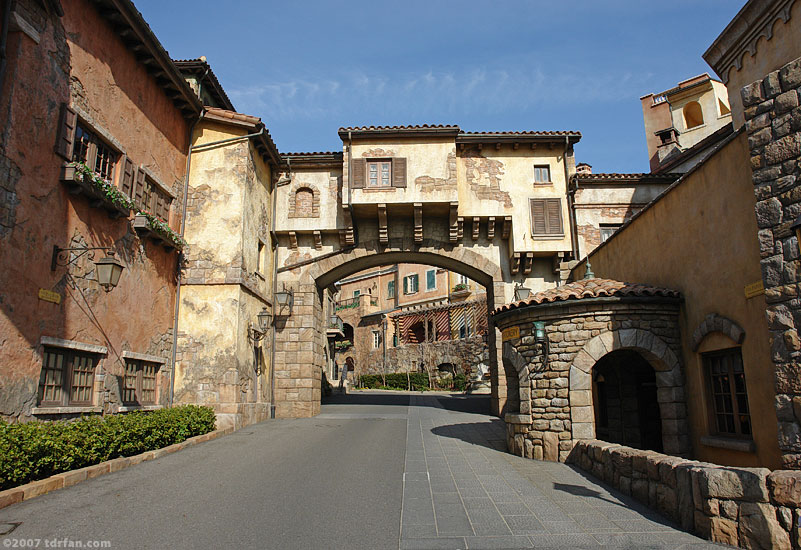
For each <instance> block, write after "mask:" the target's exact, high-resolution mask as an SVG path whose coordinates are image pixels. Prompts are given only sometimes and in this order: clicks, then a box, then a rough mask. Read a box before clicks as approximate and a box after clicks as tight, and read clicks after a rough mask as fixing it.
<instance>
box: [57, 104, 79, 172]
mask: <svg viewBox="0 0 801 550" xmlns="http://www.w3.org/2000/svg"><path fill="white" fill-rule="evenodd" d="M77 124H78V115H77V114H76V113H75V111H74V110H73V109H72V108H71V107H70V106H69V105H67V104H66V103H63V104H62V105H61V119H60V121H59V125H58V138H57V141H56V153H57V154H58V155H60V156H62V157H64V158H65V159H66V160H70V161H71V160H72V150H73V146H74V145H75V127H76V125H77Z"/></svg>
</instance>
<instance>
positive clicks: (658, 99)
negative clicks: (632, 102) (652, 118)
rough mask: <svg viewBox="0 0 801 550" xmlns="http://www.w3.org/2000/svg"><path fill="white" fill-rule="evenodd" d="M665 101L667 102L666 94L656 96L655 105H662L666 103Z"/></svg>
mask: <svg viewBox="0 0 801 550" xmlns="http://www.w3.org/2000/svg"><path fill="white" fill-rule="evenodd" d="M665 101H667V96H666V95H665V94H662V95H655V96H654V105H659V104H660V103H664V102H665Z"/></svg>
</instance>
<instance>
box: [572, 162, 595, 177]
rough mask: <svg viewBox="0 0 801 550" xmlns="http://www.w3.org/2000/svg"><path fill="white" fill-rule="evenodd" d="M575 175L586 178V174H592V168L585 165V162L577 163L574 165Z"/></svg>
mask: <svg viewBox="0 0 801 550" xmlns="http://www.w3.org/2000/svg"><path fill="white" fill-rule="evenodd" d="M576 174H579V175H582V176H586V175H588V174H592V166H591V165H589V164H587V163H586V162H579V163H578V164H577V165H576Z"/></svg>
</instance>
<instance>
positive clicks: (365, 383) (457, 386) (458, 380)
mask: <svg viewBox="0 0 801 550" xmlns="http://www.w3.org/2000/svg"><path fill="white" fill-rule="evenodd" d="M360 379H361V387H363V388H369V389H378V388H384V389H388V390H405V389H407V388H408V387H409V386H408V383H407V380H406V373H405V372H396V373H392V374H387V375H386V380H387V385H386V386H384V385H383V382H384V381H383V379H382V376H381V375H380V374H363V375H362V376H361V377H360ZM409 381H410V382H411V384H412V390H413V391H424V390H429V389H431V388H430V387H429V384H428V374H426V373H424V372H415V373H410V374H409ZM465 384H466V378H465V375H464V374H457V375H456V376H454V377H453V389H454V391H464V389H465Z"/></svg>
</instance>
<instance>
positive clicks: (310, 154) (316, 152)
mask: <svg viewBox="0 0 801 550" xmlns="http://www.w3.org/2000/svg"><path fill="white" fill-rule="evenodd" d="M322 155H329V156H330V155H342V151H313V152H301V153H281V156H282V157H312V156H322Z"/></svg>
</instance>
